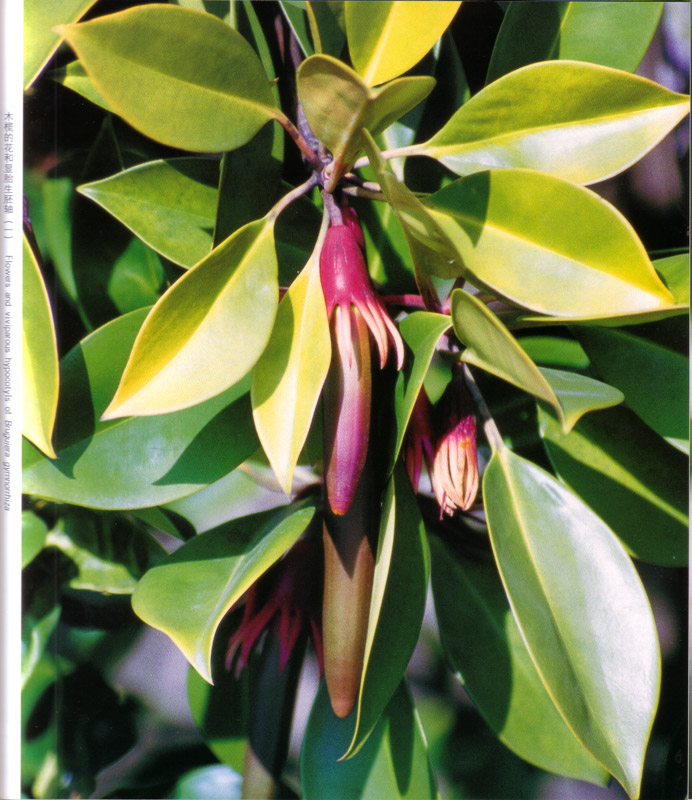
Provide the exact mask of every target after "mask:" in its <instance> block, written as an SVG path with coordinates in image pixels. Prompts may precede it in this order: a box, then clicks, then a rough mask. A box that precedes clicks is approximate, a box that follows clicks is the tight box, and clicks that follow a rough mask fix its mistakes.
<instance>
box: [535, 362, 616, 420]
mask: <svg viewBox="0 0 692 800" xmlns="http://www.w3.org/2000/svg"><path fill="white" fill-rule="evenodd" d="M539 371H540V373H541V375H543V377H544V378H545V379H546V380H547V381H548V383H549V384H550V387H551V388H552V390H553V391H554V392H555V395H556V396H557V399H558V402H559V404H560V408H561V409H562V412H561V415H562V416H563V417H564V419H565V423H564V426H563V430H564V432H565V433H568V432H569V431H571V430H572V428H573V427H574V426H575V425H576V424H577V422H578V421H579V420H580V419H581V417H583V416H584V414H586V412H587V411H598V410H599V409H602V408H609V407H610V406H616V405H617V404H618V403H621V402H622V401H623V399H624V395H623V394H622V392H621V391H620V390H619V389H616V388H615V387H613V386H609V385H608V384H607V383H601V381H596V380H594V379H593V378H589V377H588V376H587V375H579V374H578V373H575V372H566V371H565V370H561V369H549V368H548V367H540V368H539Z"/></svg>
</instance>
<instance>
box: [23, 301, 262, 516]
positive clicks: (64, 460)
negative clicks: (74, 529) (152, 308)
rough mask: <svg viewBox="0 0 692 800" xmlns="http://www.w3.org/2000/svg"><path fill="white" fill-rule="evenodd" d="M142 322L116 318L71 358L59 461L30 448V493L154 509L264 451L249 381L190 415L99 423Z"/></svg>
mask: <svg viewBox="0 0 692 800" xmlns="http://www.w3.org/2000/svg"><path fill="white" fill-rule="evenodd" d="M145 313H146V312H145V310H141V311H137V312H134V313H132V314H127V315H125V316H123V317H119V318H118V319H116V320H114V321H113V322H111V323H108V324H107V325H105V326H104V327H103V328H100V329H99V330H97V331H95V332H94V333H93V334H91V335H90V336H88V337H87V338H86V339H84V341H83V342H81V344H79V345H78V346H77V347H76V348H74V349H73V350H72V351H71V352H70V353H68V355H67V356H65V358H64V359H63V361H62V364H61V383H62V392H61V398H60V404H59V410H58V425H57V428H56V430H57V433H58V436H57V440H56V449H57V452H58V456H59V458H58V460H57V461H51V460H50V459H48V458H45V457H44V456H42V454H41V453H39V451H38V450H36V449H35V448H33V447H32V446H31V445H29V444H27V445H26V447H25V450H24V453H23V466H24V472H23V484H24V487H23V488H24V491H25V492H28V493H30V494H36V495H38V496H41V497H47V498H49V499H52V500H57V501H60V502H67V503H74V504H76V505H83V506H90V507H95V508H111V509H125V508H127V509H136V508H140V507H145V506H152V505H158V504H161V503H166V502H170V501H172V500H175V499H177V498H180V497H184V496H185V495H188V494H191V493H192V492H195V491H196V490H198V489H200V488H202V487H204V486H207V485H208V484H210V483H212V482H213V481H216V480H218V479H219V478H221V477H223V476H224V475H226V474H228V473H229V472H230V471H231V470H233V469H235V467H237V466H238V464H240V463H241V462H242V461H244V460H245V459H246V458H248V456H250V455H251V453H252V452H253V451H254V450H255V449H256V448H257V447H258V446H259V443H258V441H257V436H256V434H255V431H254V425H253V424H252V417H251V409H250V402H249V397H248V395H247V390H248V388H249V386H248V383H247V382H245V383H244V385H242V384H241V385H239V386H237V387H233V388H231V389H230V390H229V391H227V392H225V393H224V394H222V395H220V396H219V397H216V398H213V399H212V400H209V401H207V402H206V403H203V404H200V405H197V406H195V407H194V408H190V409H187V410H185V411H181V412H177V413H173V414H165V415H161V416H155V417H134V418H129V419H125V420H118V421H116V422H99V421H98V419H99V416H100V415H101V413H102V411H103V409H104V408H105V407H106V405H107V404H108V400H109V399H110V397H112V394H113V391H114V390H115V387H116V386H117V383H118V380H119V378H120V375H121V373H122V369H123V366H124V364H125V361H126V360H127V357H128V354H129V352H130V349H131V347H132V342H133V340H134V338H135V336H136V335H137V331H138V330H139V328H140V327H141V325H142V321H143V319H144V316H145ZM229 404H230V405H229ZM162 442H165V446H162Z"/></svg>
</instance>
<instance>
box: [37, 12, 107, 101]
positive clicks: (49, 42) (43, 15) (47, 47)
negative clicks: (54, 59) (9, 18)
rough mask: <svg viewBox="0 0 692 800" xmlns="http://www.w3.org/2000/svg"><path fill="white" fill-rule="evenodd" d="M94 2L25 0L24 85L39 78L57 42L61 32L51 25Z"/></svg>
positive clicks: (71, 18)
mask: <svg viewBox="0 0 692 800" xmlns="http://www.w3.org/2000/svg"><path fill="white" fill-rule="evenodd" d="M95 2H96V0H53V1H52V2H51V3H40V2H33V1H30V2H27V3H25V4H24V49H23V55H24V74H23V84H22V85H23V86H24V89H28V88H29V87H30V86H31V84H32V83H33V82H34V81H35V80H36V78H38V76H39V74H40V72H41V70H42V69H43V68H44V67H45V66H46V64H47V63H48V61H49V60H50V57H51V56H52V55H53V53H54V52H55V51H56V50H57V49H58V46H59V45H60V41H61V36H60V34H59V33H57V32H56V31H54V30H53V28H54V27H55V26H56V25H64V24H65V23H68V22H76V21H77V20H78V19H79V18H80V17H81V16H82V15H83V14H85V13H86V12H87V11H88V9H89V8H90V7H91V6H93V5H94V3H95Z"/></svg>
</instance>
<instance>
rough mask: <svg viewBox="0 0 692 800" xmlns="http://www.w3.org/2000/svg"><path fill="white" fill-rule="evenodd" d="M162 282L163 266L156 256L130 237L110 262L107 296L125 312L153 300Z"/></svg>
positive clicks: (137, 240) (149, 303) (140, 242)
mask: <svg viewBox="0 0 692 800" xmlns="http://www.w3.org/2000/svg"><path fill="white" fill-rule="evenodd" d="M163 281H164V271H163V265H162V264H161V260H160V259H159V257H158V255H157V254H156V253H155V252H154V251H153V250H152V249H151V248H150V247H147V245H145V244H144V242H142V241H140V240H139V239H137V238H134V237H133V238H132V239H131V240H130V243H129V244H128V245H127V247H126V248H125V250H124V251H123V252H122V254H121V255H120V256H119V258H118V259H117V260H116V262H115V263H114V264H113V270H112V272H111V274H110V277H109V279H108V296H109V297H110V299H111V300H112V301H113V304H114V305H115V307H116V308H117V309H118V311H119V312H120V313H121V314H127V313H128V312H129V311H136V310H137V309H138V308H144V307H145V306H151V305H152V304H153V303H155V302H156V301H157V300H158V299H159V295H160V290H161V286H162V284H163Z"/></svg>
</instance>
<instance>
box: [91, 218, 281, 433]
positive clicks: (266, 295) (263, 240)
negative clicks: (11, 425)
mask: <svg viewBox="0 0 692 800" xmlns="http://www.w3.org/2000/svg"><path fill="white" fill-rule="evenodd" d="M273 228H274V223H273V219H270V218H266V217H265V218H264V219H261V220H257V221H256V222H250V223H248V224H247V225H245V226H244V227H242V228H240V230H238V231H236V232H235V233H234V234H232V235H231V236H229V238H228V239H226V240H225V241H224V242H222V243H221V244H220V245H219V246H218V247H216V248H214V250H212V252H211V253H210V254H209V255H208V256H207V257H206V258H204V259H203V260H202V261H200V262H199V263H198V264H197V265H196V266H195V267H193V268H192V269H191V270H189V271H188V272H187V273H185V275H183V277H182V278H180V279H179V280H178V281H177V282H176V283H174V284H173V286H172V287H171V288H170V289H169V290H168V291H167V292H166V293H165V294H164V295H163V297H162V298H161V299H160V300H159V302H158V303H157V304H156V305H155V306H154V308H153V309H152V310H151V312H150V314H149V316H148V317H147V319H146V320H145V322H144V325H143V326H142V329H141V330H140V332H139V334H138V335H137V339H136V340H135V343H134V346H133V348H132V353H131V355H130V358H129V360H128V362H127V365H126V367H125V372H124V373H123V377H122V380H121V382H120V385H119V386H118V390H117V392H116V394H115V397H114V398H113V400H112V401H111V403H110V405H109V406H108V408H107V409H106V411H105V412H104V414H103V415H102V419H114V418H115V417H123V416H127V415H132V414H142V415H151V414H163V413H167V412H171V411H177V410H179V409H182V408H187V407H188V406H192V405H195V404H197V403H200V402H202V401H204V400H207V399H209V398H210V397H214V396H215V395H217V394H219V393H220V392H223V391H225V390H226V389H228V388H229V387H230V386H233V384H235V383H237V382H238V381H239V380H240V379H241V378H243V377H244V376H245V375H246V374H247V373H248V372H249V371H250V369H252V367H253V366H254V364H255V362H256V361H257V359H258V358H259V356H260V355H261V354H262V351H263V350H264V348H265V347H266V344H267V342H268V340H269V336H270V334H271V330H272V326H273V324H274V317H275V316H276V308H277V305H278V282H277V263H276V253H275V251H274V238H273Z"/></svg>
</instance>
